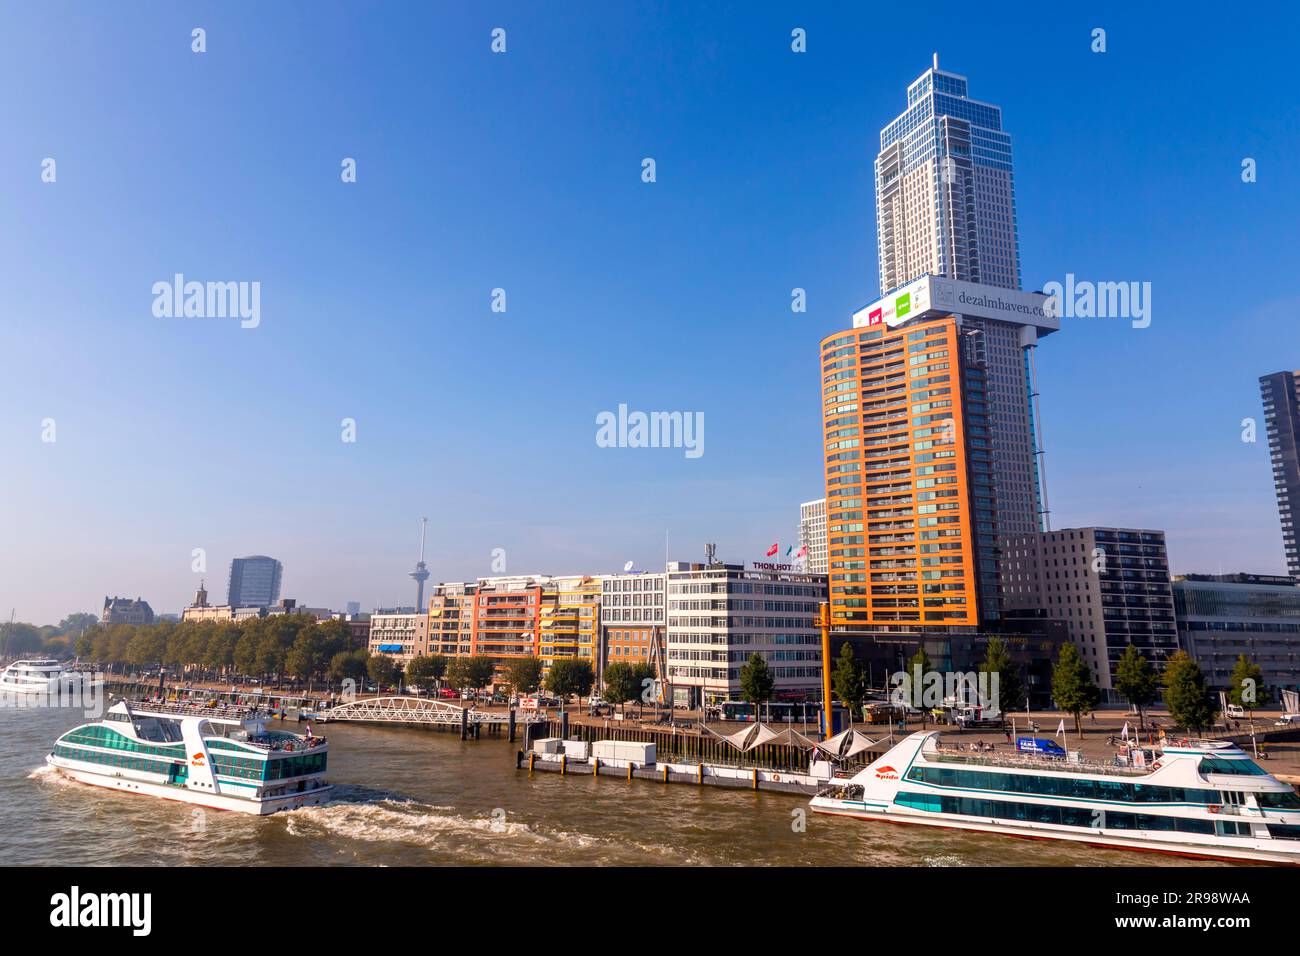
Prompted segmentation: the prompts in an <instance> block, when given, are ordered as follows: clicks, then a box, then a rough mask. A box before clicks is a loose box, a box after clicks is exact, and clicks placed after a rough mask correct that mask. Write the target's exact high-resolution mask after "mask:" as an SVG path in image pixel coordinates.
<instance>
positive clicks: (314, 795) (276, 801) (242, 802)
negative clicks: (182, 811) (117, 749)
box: [45, 756, 334, 816]
mask: <svg viewBox="0 0 1300 956" xmlns="http://www.w3.org/2000/svg"><path fill="white" fill-rule="evenodd" d="M45 759H46V762H47V763H48V764H49V765H50V766H51V767H53V768H54V769H55V770H57V771H58V772H59V773H61V774H63V775H64V776H65V777H68V778H70V779H72V780H76V781H77V782H79V783H85V784H90V785H91V786H93V787H103V788H104V789H107V790H118V791H121V792H123V793H138V794H145V795H147V796H151V797H159V798H161V799H164V800H175V801H177V802H179V803H189V804H194V805H195V806H200V807H208V808H210V809H213V810H230V811H233V812H236V813H249V814H253V815H256V816H267V815H269V814H272V813H278V812H280V811H282V810H296V809H298V808H299V807H312V806H320V805H322V804H325V803H328V802H329V800H330V794H331V793H332V791H333V789H334V788H333V786H332V785H331V784H325V785H323V786H320V787H317V788H316V789H314V790H308V791H305V792H303V793H290V794H285V795H284V796H282V797H270V798H266V799H263V800H250V799H248V798H247V797H231V796H225V795H223V794H219V793H203V792H202V791H197V790H189V789H186V788H185V787H177V786H173V785H170V784H165V783H151V782H149V781H147V780H139V779H134V778H131V777H123V776H116V775H110V774H104V773H98V772H96V771H93V770H83V769H79V768H76V767H72V766H68V765H67V764H65V763H63V762H61V761H59V760H57V759H56V758H54V757H53V756H50V757H46V758H45Z"/></svg>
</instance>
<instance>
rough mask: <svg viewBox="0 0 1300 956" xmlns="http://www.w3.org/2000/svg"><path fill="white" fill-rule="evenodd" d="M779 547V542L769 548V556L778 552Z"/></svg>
mask: <svg viewBox="0 0 1300 956" xmlns="http://www.w3.org/2000/svg"><path fill="white" fill-rule="evenodd" d="M779 547H780V545H779V544H774V545H772V547H770V548H768V549H767V556H768V557H769V558H770V557H771V556H772V555H774V554H776V552H777V550H778V548H779Z"/></svg>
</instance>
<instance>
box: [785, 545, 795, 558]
mask: <svg viewBox="0 0 1300 956" xmlns="http://www.w3.org/2000/svg"><path fill="white" fill-rule="evenodd" d="M793 553H794V545H790V547H788V548H786V549H785V556H786V557H787V558H788V557H790V555H791V554H793Z"/></svg>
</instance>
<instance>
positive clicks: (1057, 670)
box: [1052, 644, 1101, 736]
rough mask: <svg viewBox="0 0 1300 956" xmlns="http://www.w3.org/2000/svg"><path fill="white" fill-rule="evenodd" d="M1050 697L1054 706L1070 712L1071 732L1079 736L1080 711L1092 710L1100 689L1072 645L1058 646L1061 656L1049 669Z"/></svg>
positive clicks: (1081, 725)
mask: <svg viewBox="0 0 1300 956" xmlns="http://www.w3.org/2000/svg"><path fill="white" fill-rule="evenodd" d="M1052 700H1054V701H1056V706H1057V707H1059V708H1061V710H1063V711H1065V712H1066V713H1068V714H1073V715H1074V731H1075V733H1077V734H1079V735H1080V736H1082V735H1083V721H1082V717H1083V715H1084V714H1086V713H1089V712H1090V711H1093V710H1095V709H1096V707H1097V704H1098V703H1100V702H1101V691H1100V690H1099V689H1098V688H1097V685H1096V683H1095V682H1094V681H1093V679H1092V669H1091V668H1090V667H1088V662H1087V661H1085V660H1084V659H1083V655H1082V654H1080V653H1079V649H1078V648H1077V647H1075V646H1074V645H1073V644H1065V645H1062V647H1061V656H1060V657H1058V658H1057V659H1056V665H1055V666H1054V667H1053V668H1052Z"/></svg>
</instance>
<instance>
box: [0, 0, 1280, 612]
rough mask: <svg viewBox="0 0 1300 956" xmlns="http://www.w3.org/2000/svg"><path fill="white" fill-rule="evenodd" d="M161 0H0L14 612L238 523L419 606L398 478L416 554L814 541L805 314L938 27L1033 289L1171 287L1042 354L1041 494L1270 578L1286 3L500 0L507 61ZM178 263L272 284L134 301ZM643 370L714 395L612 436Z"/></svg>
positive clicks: (1183, 564)
mask: <svg viewBox="0 0 1300 956" xmlns="http://www.w3.org/2000/svg"><path fill="white" fill-rule="evenodd" d="M162 9H163V8H158V10H162ZM158 10H155V11H142V10H140V9H136V8H134V7H133V8H131V9H127V10H121V11H117V10H113V11H108V10H99V11H87V12H85V13H84V15H83V16H80V17H78V18H77V19H76V21H75V22H73V21H71V20H69V21H68V22H66V23H65V24H64V28H62V29H60V30H58V31H52V30H51V29H50V26H49V22H48V16H47V13H46V12H45V11H42V10H40V9H37V8H15V9H13V10H11V11H9V13H8V16H7V19H6V32H7V35H8V36H10V37H11V44H10V55H9V56H7V57H6V58H4V59H3V61H0V81H3V82H5V83H6V84H7V85H8V87H9V88H11V89H19V88H22V89H24V90H25V91H26V93H25V95H24V96H22V97H18V98H15V100H14V102H13V103H12V104H11V107H12V108H11V109H10V110H9V111H8V113H7V115H6V120H7V123H6V137H7V147H6V149H5V150H4V152H3V154H0V184H3V185H0V212H2V213H3V215H4V219H5V221H6V223H7V224H8V225H9V227H10V228H8V229H6V230H4V231H3V232H2V233H0V288H3V289H4V290H5V299H4V317H3V319H0V352H2V353H3V354H4V355H6V356H7V357H9V359H10V362H9V363H8V366H7V368H6V374H5V375H4V376H0V408H2V409H3V410H4V411H3V412H2V413H0V447H3V448H4V450H5V455H4V463H3V467H0V540H2V541H3V545H4V546H3V547H2V548H0V609H3V614H4V616H5V619H6V620H7V618H8V613H9V610H10V608H13V609H15V616H16V618H17V619H18V620H24V621H30V622H33V623H37V624H42V623H56V622H57V621H59V620H60V619H62V618H63V617H65V616H66V615H67V614H69V613H72V612H78V611H84V612H90V613H95V612H96V610H97V609H98V608H100V607H101V606H102V603H103V599H104V596H105V595H121V596H125V595H130V596H131V597H132V598H134V597H136V596H139V597H141V598H143V599H144V600H145V601H147V602H149V603H150V605H151V607H152V608H153V609H154V610H155V611H156V612H157V613H158V614H164V613H172V612H176V611H178V610H180V609H181V608H182V607H184V605H185V604H186V602H188V601H189V600H190V597H191V596H192V595H193V594H194V592H195V590H196V588H197V587H198V585H199V581H200V579H201V578H204V577H206V579H207V582H208V585H209V586H210V588H211V589H212V590H213V591H214V592H215V593H219V592H220V591H221V588H220V586H219V584H218V581H219V580H220V578H221V577H222V575H223V572H224V568H225V562H226V561H228V560H229V558H231V557H234V556H239V555H247V554H250V553H255V554H267V555H274V556H275V557H276V558H277V559H279V560H280V561H282V562H283V564H284V566H285V572H284V580H283V582H282V588H281V592H282V594H284V595H286V596H288V597H292V598H295V599H297V600H298V601H299V602H300V603H301V604H303V605H307V606H313V607H320V606H328V607H331V608H334V609H342V608H343V607H345V606H346V602H347V601H348V600H359V602H360V603H361V605H362V607H363V608H365V609H369V608H372V607H377V606H390V607H391V606H403V605H408V604H410V602H411V600H412V598H413V596H414V593H415V590H414V589H415V584H414V583H413V582H412V579H411V578H410V576H409V575H410V573H411V567H412V561H413V557H414V555H413V554H412V552H413V550H414V548H415V541H414V537H413V524H412V521H413V517H414V516H420V515H428V516H429V533H428V547H427V553H426V558H425V561H426V564H427V569H428V571H429V572H430V579H429V580H430V583H431V584H432V583H436V582H438V581H443V580H452V581H454V580H465V579H467V578H473V577H477V576H479V575H491V574H494V573H503V572H504V573H530V572H535V573H554V574H572V573H582V572H586V573H616V572H618V571H619V570H620V569H622V567H623V566H624V565H625V564H626V562H628V561H635V562H636V564H637V566H638V567H646V568H651V569H653V568H656V567H658V566H660V564H661V563H662V561H663V559H664V558H665V556H667V557H670V558H671V559H672V560H681V559H699V558H702V556H703V549H704V543H705V542H706V541H716V542H717V543H718V545H719V555H720V557H722V558H724V559H725V560H728V561H732V562H738V561H742V560H752V559H761V558H762V557H763V553H764V551H765V550H766V548H767V547H768V546H769V545H770V544H771V542H772V541H774V540H780V541H781V542H783V549H784V546H785V543H793V542H796V541H797V540H798V515H797V513H796V511H795V506H796V505H797V504H799V503H800V502H805V501H812V500H816V499H818V498H820V497H822V495H823V493H824V475H823V463H822V460H821V456H822V437H821V431H820V414H821V411H820V404H819V395H818V381H817V379H816V378H815V377H814V375H813V373H812V363H813V361H814V356H815V355H816V354H817V343H818V341H819V340H820V339H821V338H823V337H824V336H827V335H829V334H830V333H832V332H834V331H836V330H838V329H842V328H845V327H847V325H848V321H849V316H850V315H851V314H852V313H853V312H854V311H855V310H857V309H858V308H860V307H861V306H862V305H863V304H864V303H867V302H870V301H872V300H873V299H874V298H876V297H877V295H878V293H879V292H881V291H883V290H880V289H879V284H880V263H879V261H878V257H877V244H876V221H875V220H876V196H875V192H876V184H875V175H874V169H873V165H874V161H875V159H876V157H877V156H878V155H879V154H880V151H881V143H880V138H879V131H880V129H881V127H882V126H884V125H886V124H887V123H888V122H889V121H890V119H891V118H893V117H896V116H898V115H899V113H900V109H902V108H904V107H905V105H906V104H905V103H900V99H899V96H900V91H901V90H905V89H906V87H907V85H908V84H910V83H912V81H913V80H915V79H916V78H917V76H918V75H920V74H921V73H923V72H924V71H925V70H926V68H927V66H928V65H929V64H930V63H931V56H932V53H933V52H934V51H935V50H937V51H938V53H939V61H940V65H941V67H942V69H943V70H944V71H948V70H951V71H952V72H953V73H956V74H961V75H965V76H969V77H971V82H972V84H973V85H972V89H973V90H974V91H975V92H976V93H977V94H978V96H979V98H980V99H981V100H984V101H986V102H989V103H996V104H997V105H998V106H999V107H1000V109H1001V111H1002V114H1003V118H1004V121H1005V123H1006V126H1007V128H1008V129H1009V130H1012V131H1013V135H1014V138H1015V160H1016V178H1015V201H1016V215H1017V218H1018V232H1017V239H1016V241H1017V244H1018V256H1019V271H1020V285H1021V286H1022V287H1023V288H1025V289H1030V290H1032V289H1041V288H1043V287H1044V286H1045V285H1046V284H1047V283H1049V282H1054V281H1064V279H1065V277H1066V275H1067V274H1073V275H1076V276H1079V277H1082V278H1085V279H1088V280H1092V281H1099V282H1100V281H1144V282H1145V281H1149V282H1151V283H1152V287H1153V289H1154V308H1153V321H1152V322H1151V324H1150V327H1148V328H1134V327H1132V326H1131V324H1130V323H1129V322H1127V321H1123V320H1116V319H1087V318H1063V319H1062V328H1061V331H1060V332H1059V333H1055V334H1053V335H1052V336H1051V338H1050V339H1048V340H1046V341H1045V342H1044V347H1043V348H1040V349H1038V354H1037V357H1036V360H1037V381H1038V385H1039V388H1040V391H1041V393H1042V408H1041V413H1042V422H1041V424H1042V435H1043V442H1044V446H1045V452H1046V455H1045V467H1044V475H1045V482H1046V485H1047V487H1048V489H1049V491H1050V503H1051V508H1052V525H1053V527H1056V528H1066V527H1089V526H1096V525H1104V526H1111V527H1130V528H1153V529H1160V530H1162V531H1164V532H1165V534H1166V540H1167V546H1168V551H1169V559H1170V570H1171V571H1172V572H1173V573H1175V574H1177V573H1183V572H1204V573H1218V572H1233V571H1243V572H1256V573H1261V574H1281V573H1285V568H1286V565H1285V563H1284V561H1283V552H1282V542H1281V536H1280V534H1279V528H1278V510H1277V501H1276V498H1275V496H1274V489H1273V482H1272V471H1271V466H1270V462H1269V450H1268V444H1267V439H1266V437H1265V429H1264V412H1263V408H1262V405H1261V400H1260V392H1259V379H1260V377H1261V376H1265V375H1268V374H1271V373H1273V372H1275V371H1277V370H1278V369H1279V368H1288V369H1293V368H1295V367H1296V366H1297V365H1298V364H1300V362H1297V360H1296V355H1295V354H1293V352H1292V353H1289V352H1288V351H1287V350H1288V349H1292V350H1294V348H1295V344H1294V343H1295V338H1296V337H1295V336H1294V334H1293V332H1292V330H1293V329H1294V327H1295V321H1296V318H1297V316H1298V315H1300V294H1296V293H1294V292H1292V291H1290V289H1289V286H1288V285H1287V283H1286V282H1285V281H1281V280H1282V279H1283V277H1286V276H1289V275H1290V274H1291V273H1292V272H1294V262H1293V260H1294V233H1295V223H1296V222H1297V221H1300V192H1298V191H1297V190H1295V189H1294V188H1293V186H1292V184H1293V183H1295V182H1296V181H1297V180H1298V179H1300V155H1297V154H1296V152H1295V151H1294V150H1293V149H1291V148H1290V144H1291V143H1292V142H1294V138H1295V120H1294V108H1293V104H1292V103H1291V102H1290V98H1291V89H1292V84H1291V83H1290V82H1289V75H1288V70H1289V69H1290V67H1289V63H1290V60H1291V56H1290V48H1289V45H1288V40H1289V38H1288V37H1287V36H1286V34H1285V31H1280V30H1278V31H1272V30H1266V31H1259V30H1258V29H1257V28H1256V27H1255V26H1254V25H1252V24H1251V23H1250V22H1248V21H1242V22H1236V21H1232V20H1228V21H1225V22H1223V23H1220V24H1216V35H1215V42H1213V43H1207V42H1206V40H1205V36H1204V25H1203V24H1202V23H1201V22H1199V21H1198V20H1196V19H1195V18H1170V17H1169V16H1168V15H1167V14H1166V13H1164V12H1163V11H1159V10H1155V9H1151V10H1145V9H1136V8H1135V9H1116V10H1111V11H1107V12H1106V13H1105V14H1104V15H1103V16H1101V18H1100V19H1102V20H1104V21H1105V23H1104V24H1099V25H1103V26H1105V28H1106V29H1107V31H1108V38H1109V42H1108V51H1107V52H1106V53H1104V54H1095V53H1093V52H1092V51H1091V49H1090V30H1091V28H1092V26H1093V24H1090V23H1086V22H1082V21H1080V20H1079V18H1078V17H1077V15H1075V14H1074V13H1071V12H1070V11H1066V10H1054V9H1041V8H1038V7H1028V6H1026V7H1024V8H1023V9H1021V10H1016V9H1011V10H1007V11H1005V12H1002V13H997V14H990V15H989V16H980V17H977V18H970V17H954V16H953V14H952V10H950V9H944V8H925V9H919V10H918V9H906V10H905V9H895V10H889V9H886V10H871V11H868V10H862V11H855V10H834V11H821V10H817V11H811V12H807V11H794V10H790V9H788V8H784V7H776V6H770V7H769V6H763V5H755V6H754V7H753V8H752V9H751V8H749V7H746V8H745V10H744V15H743V16H741V15H739V14H738V12H737V9H733V8H725V7H718V8H715V7H712V6H708V7H697V8H683V9H674V10H673V11H672V13H671V15H669V14H668V13H664V12H660V11H654V10H648V9H641V8H635V9H634V8H622V7H617V6H616V7H612V8H611V7H608V6H607V5H597V4H589V5H582V4H576V5H574V6H573V7H572V8H569V9H566V12H565V15H564V16H556V15H554V14H553V12H551V11H546V10H540V9H529V8H527V7H507V8H505V9H504V11H503V12H500V13H499V17H500V19H501V20H502V22H503V23H504V26H505V28H507V29H508V30H509V31H510V34H509V35H510V44H509V52H508V53H505V54H502V55H499V56H494V55H493V54H491V52H490V50H489V45H488V41H489V31H490V30H491V29H492V28H493V27H495V26H498V25H499V24H498V23H497V22H496V19H497V17H498V13H497V12H494V13H493V16H492V19H489V18H488V17H487V16H486V15H484V14H481V13H480V12H479V11H477V10H474V9H467V8H445V9H442V8H427V9H426V8H412V9H410V10H409V11H406V12H405V14H404V15H406V16H407V17H408V21H409V29H408V30H406V31H404V32H403V34H402V35H401V36H396V37H395V36H394V35H393V32H392V30H391V27H390V26H389V25H387V24H384V23H381V22H378V21H376V20H375V19H374V18H370V17H367V16H365V15H363V14H361V13H360V12H351V11H347V10H333V9H323V10H320V11H317V12H314V13H313V16H312V17H310V18H307V19H304V18H303V17H301V15H300V14H299V13H298V12H297V11H295V10H293V9H289V8H284V9H279V8H272V9H268V10H266V11H257V12H256V14H254V13H253V12H252V11H244V10H241V9H222V10H216V11H213V12H212V13H211V15H210V16H207V17H206V19H207V20H208V22H207V23H206V24H205V26H206V29H207V31H208V34H207V35H208V50H207V52H206V53H204V54H203V55H201V56H200V55H196V54H194V53H193V52H191V50H190V46H189V42H190V40H189V30H190V28H191V27H192V26H193V24H189V23H188V22H187V21H186V22H183V21H184V18H183V16H182V15H181V14H176V13H169V14H167V15H165V16H164V15H157V14H158ZM575 24H580V27H579V26H575ZM794 27H800V28H803V29H805V30H806V31H807V37H808V44H807V52H806V53H802V54H798V53H794V52H792V51H791V49H790V31H791V29H792V28H794ZM882 38H884V40H882ZM884 41H887V44H886V45H885V46H883V47H882V42H884ZM872 49H874V50H877V51H879V50H881V49H887V50H888V55H887V56H883V55H882V56H877V57H876V58H875V59H874V60H873V64H872V68H871V69H870V70H869V71H865V72H864V71H863V70H862V69H861V66H860V64H861V63H862V55H863V52H864V50H872ZM990 51H995V52H990ZM1012 51H1013V52H1014V55H1008V54H1009V52H1012ZM353 62H365V63H366V64H367V68H366V70H365V71H364V72H361V73H358V71H356V70H354V69H351V68H349V67H348V64H351V63H353ZM630 62H635V63H637V64H638V68H637V69H635V70H629V69H628V64H629V63H630ZM51 63H54V64H57V69H53V70H51V69H50V64H51ZM33 76H40V77H41V78H42V81H41V82H40V83H36V84H33V83H32V82H31V77H33ZM124 103H130V104H131V109H130V110H123V109H122V104H124ZM159 118H164V119H161V120H160V119H159ZM218 143H220V144H225V145H227V146H228V147H229V148H211V147H212V146H213V145H214V144H218ZM348 157H351V158H353V159H354V160H355V162H356V170H357V179H356V182H355V183H350V184H349V183H344V182H342V181H341V180H340V163H341V162H342V161H343V160H344V159H345V158H348ZM46 158H53V159H55V160H57V169H58V176H57V181H54V182H43V181H42V178H41V171H42V162H43V160H45V159H46ZM645 158H653V159H654V160H655V164H656V170H657V177H656V181H655V182H653V183H647V182H643V181H642V169H643V166H642V163H643V160H644V159H645ZM1247 159H1249V160H1251V161H1252V162H1253V163H1255V164H1257V173H1258V175H1257V181H1254V182H1245V181H1243V178H1242V168H1243V162H1244V161H1245V160H1247ZM1004 251H1005V250H1004ZM176 274H184V275H185V276H186V277H187V278H193V279H195V280H197V281H203V282H209V281H212V282H217V281H227V280H228V281H231V282H254V281H255V282H258V283H260V320H259V322H258V324H257V325H256V327H242V328H241V323H240V321H239V320H238V319H229V320H227V319H219V318H203V319H199V318H183V317H170V318H165V317H159V316H157V315H155V314H153V312H152V309H151V306H152V303H153V300H154V296H153V294H152V293H151V289H152V287H153V285H154V283H156V282H159V281H165V282H171V280H172V277H173V276H174V275H176ZM498 288H499V289H503V290H505V291H506V293H508V303H509V305H508V311H507V312H505V313H496V312H493V311H492V308H491V305H492V297H493V296H492V293H493V290H494V289H498ZM794 289H800V290H804V292H805V293H806V302H807V312H792V310H791V301H792V290H794ZM624 403H626V404H627V405H628V406H629V407H630V408H641V409H648V410H649V409H681V410H684V411H687V412H700V413H702V414H703V415H705V416H706V417H707V420H708V445H707V453H705V454H704V455H702V456H701V457H699V458H696V459H690V458H687V457H685V456H684V455H683V454H682V452H681V450H680V449H668V450H656V449H649V448H603V447H600V446H599V445H598V444H597V443H596V441H595V435H596V417H597V415H599V414H601V413H602V412H604V411H607V410H609V409H615V408H618V407H619V406H620V404H624ZM1247 420H1252V421H1253V422H1254V423H1255V424H1256V435H1257V437H1256V440H1255V441H1253V442H1250V441H1244V440H1243V434H1244V433H1245V431H1246V430H1247V429H1246V424H1245V423H1246V421H1247ZM349 421H350V422H352V423H353V429H354V435H353V437H354V438H355V440H354V441H348V440H346V438H344V437H341V435H342V434H343V433H345V432H346V430H347V425H345V424H344V423H345V422H349ZM665 537H667V542H665ZM666 545H667V546H666ZM199 548H201V549H203V550H204V552H205V553H206V554H207V555H208V565H207V570H206V571H205V572H202V573H200V572H197V571H195V570H194V568H193V564H194V558H193V554H194V551H195V549H199ZM223 556H224V557H223ZM502 563H504V567H501V566H500V565H501V564H502Z"/></svg>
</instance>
